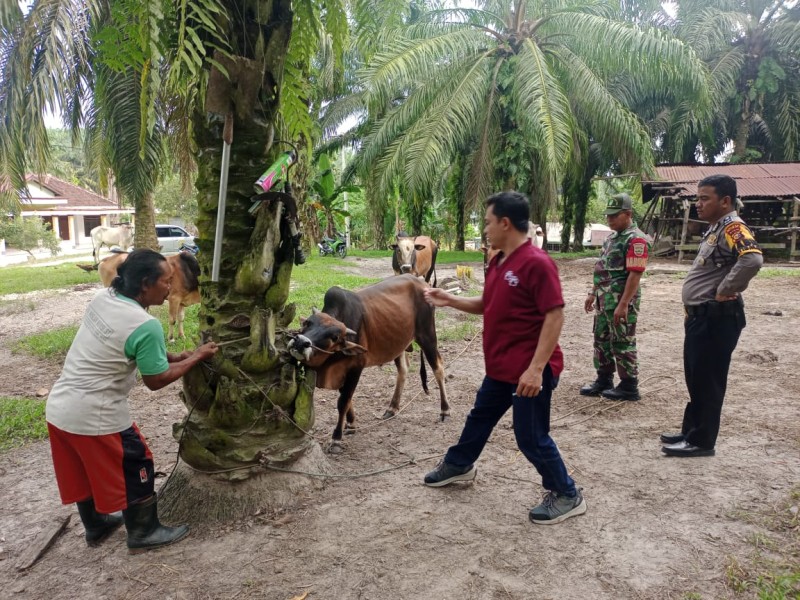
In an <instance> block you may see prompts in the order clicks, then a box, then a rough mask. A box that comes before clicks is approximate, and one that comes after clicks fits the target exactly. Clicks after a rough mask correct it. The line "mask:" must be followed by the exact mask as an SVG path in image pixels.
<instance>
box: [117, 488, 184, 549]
mask: <svg viewBox="0 0 800 600" xmlns="http://www.w3.org/2000/svg"><path fill="white" fill-rule="evenodd" d="M122 514H123V515H124V516H125V527H126V528H127V529H128V552H129V553H130V554H139V553H140V552H145V551H147V550H152V549H153V548H160V547H161V546H166V545H168V544H172V543H174V542H177V541H178V540H181V539H183V538H184V537H185V536H186V534H187V533H189V526H188V525H178V526H177V527H166V526H165V525H162V524H161V523H160V522H159V520H158V498H157V496H156V495H155V494H153V495H152V496H150V498H148V499H147V500H145V501H144V502H141V503H139V504H131V505H129V506H128V508H126V509H125V510H123V511H122Z"/></svg>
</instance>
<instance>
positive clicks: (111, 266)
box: [97, 252, 200, 342]
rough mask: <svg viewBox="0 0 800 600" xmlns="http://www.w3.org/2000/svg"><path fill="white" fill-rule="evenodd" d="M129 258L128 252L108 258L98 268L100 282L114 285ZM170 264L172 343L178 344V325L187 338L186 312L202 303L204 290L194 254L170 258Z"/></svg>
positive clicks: (180, 332)
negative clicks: (113, 282) (201, 290)
mask: <svg viewBox="0 0 800 600" xmlns="http://www.w3.org/2000/svg"><path fill="white" fill-rule="evenodd" d="M126 258H128V253H127V252H116V253H114V254H112V255H111V256H107V257H106V258H104V259H103V260H101V261H100V264H98V265H97V271H98V272H99V273H100V281H102V282H103V285H104V286H105V287H108V286H110V285H111V282H112V281H113V280H114V277H116V276H117V269H118V268H119V266H120V265H121V264H122V263H123V262H125V259H126ZM165 258H166V259H167V262H168V263H169V264H170V266H171V267H172V281H171V283H170V289H169V296H168V297H167V302H168V303H169V333H168V336H167V337H168V338H169V341H171V342H172V341H174V340H175V335H174V334H175V329H176V327H175V326H176V324H177V329H178V335H180V336H181V337H182V338H185V337H186V334H185V333H184V331H183V321H184V317H185V315H184V309H185V308H186V307H187V306H192V305H193V304H197V303H198V302H200V289H199V283H198V279H199V277H200V265H199V264H198V263H197V259H196V258H195V257H194V255H193V254H192V253H191V252H179V253H178V254H174V255H172V256H166V257H165Z"/></svg>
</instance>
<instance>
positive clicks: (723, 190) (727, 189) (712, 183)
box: [697, 175, 736, 206]
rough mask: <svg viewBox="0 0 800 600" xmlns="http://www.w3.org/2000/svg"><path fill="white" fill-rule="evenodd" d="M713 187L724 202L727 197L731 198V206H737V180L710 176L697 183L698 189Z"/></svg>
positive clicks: (722, 176)
mask: <svg viewBox="0 0 800 600" xmlns="http://www.w3.org/2000/svg"><path fill="white" fill-rule="evenodd" d="M704 186H708V187H713V188H714V191H715V192H716V193H717V196H719V199H720V200H722V199H723V198H724V197H725V196H730V198H731V206H736V180H735V179H734V178H733V177H730V176H729V175H709V176H708V177H704V178H703V179H701V180H700V181H698V182H697V187H704Z"/></svg>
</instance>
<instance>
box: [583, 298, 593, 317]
mask: <svg viewBox="0 0 800 600" xmlns="http://www.w3.org/2000/svg"><path fill="white" fill-rule="evenodd" d="M583 310H585V311H586V312H587V313H590V312H592V311H593V310H594V294H592V295H590V296H586V300H585V301H584V303H583Z"/></svg>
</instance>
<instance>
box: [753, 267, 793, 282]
mask: <svg viewBox="0 0 800 600" xmlns="http://www.w3.org/2000/svg"><path fill="white" fill-rule="evenodd" d="M758 276H759V277H763V278H764V279H776V278H778V277H800V269H797V268H793V269H775V268H769V267H768V268H762V269H761V270H760V271H759V272H758Z"/></svg>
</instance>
